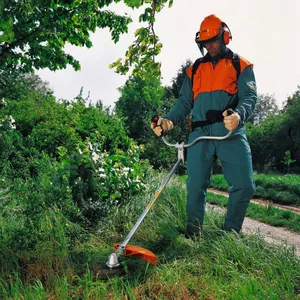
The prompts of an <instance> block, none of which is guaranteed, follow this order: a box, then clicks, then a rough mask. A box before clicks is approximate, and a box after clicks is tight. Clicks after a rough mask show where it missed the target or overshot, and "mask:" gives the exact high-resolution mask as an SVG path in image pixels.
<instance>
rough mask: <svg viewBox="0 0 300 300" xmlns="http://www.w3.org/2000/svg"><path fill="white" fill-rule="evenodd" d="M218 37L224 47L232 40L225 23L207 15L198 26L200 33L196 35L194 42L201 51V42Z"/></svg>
mask: <svg viewBox="0 0 300 300" xmlns="http://www.w3.org/2000/svg"><path fill="white" fill-rule="evenodd" d="M218 37H221V41H222V42H223V43H224V44H225V45H228V44H229V42H230V40H231V39H232V36H231V32H230V29H229V28H228V26H227V25H226V23H224V22H223V21H222V20H221V19H220V18H218V17H217V16H215V15H209V16H207V17H206V18H204V20H203V21H202V23H201V25H200V31H198V32H197V33H196V38H195V41H196V43H197V44H198V46H199V48H200V50H201V49H203V45H202V43H203V42H205V41H209V40H212V39H215V38H218ZM201 52H202V51H201ZM202 54H203V53H202Z"/></svg>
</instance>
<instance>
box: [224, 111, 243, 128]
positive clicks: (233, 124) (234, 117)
mask: <svg viewBox="0 0 300 300" xmlns="http://www.w3.org/2000/svg"><path fill="white" fill-rule="evenodd" d="M223 117H224V124H225V127H226V129H227V130H229V131H231V130H234V129H235V128H237V127H238V125H239V123H240V120H241V117H240V115H239V114H238V113H236V112H235V111H234V112H233V113H232V114H231V115H228V114H227V110H225V111H224V112H223Z"/></svg>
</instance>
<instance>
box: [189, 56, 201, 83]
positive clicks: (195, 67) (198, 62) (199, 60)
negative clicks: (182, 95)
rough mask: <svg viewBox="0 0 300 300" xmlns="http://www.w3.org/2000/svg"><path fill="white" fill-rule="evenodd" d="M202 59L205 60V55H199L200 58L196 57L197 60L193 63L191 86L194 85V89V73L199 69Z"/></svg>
mask: <svg viewBox="0 0 300 300" xmlns="http://www.w3.org/2000/svg"><path fill="white" fill-rule="evenodd" d="M202 60H203V57H199V58H198V59H196V61H195V62H194V64H193V68H192V78H191V86H192V89H193V86H194V75H195V74H196V72H197V69H198V67H199V65H200V64H201V62H202Z"/></svg>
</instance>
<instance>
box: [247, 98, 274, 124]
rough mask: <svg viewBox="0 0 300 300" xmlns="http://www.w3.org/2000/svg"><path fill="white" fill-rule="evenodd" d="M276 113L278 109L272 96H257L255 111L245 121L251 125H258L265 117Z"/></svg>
mask: <svg viewBox="0 0 300 300" xmlns="http://www.w3.org/2000/svg"><path fill="white" fill-rule="evenodd" d="M278 113H279V108H278V105H277V104H276V99H275V98H274V95H268V94H266V95H263V94H259V95H258V97H257V102H256V106H255V109H254V111H253V113H252V115H251V116H250V117H249V119H248V120H247V121H248V122H251V123H253V124H259V123H260V122H261V121H262V120H263V119H265V118H266V117H268V116H270V115H275V114H278Z"/></svg>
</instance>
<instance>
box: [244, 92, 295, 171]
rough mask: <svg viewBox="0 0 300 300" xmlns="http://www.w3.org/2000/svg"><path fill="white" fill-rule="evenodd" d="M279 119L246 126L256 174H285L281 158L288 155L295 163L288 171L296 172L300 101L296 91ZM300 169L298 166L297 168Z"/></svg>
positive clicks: (271, 116) (265, 120)
mask: <svg viewBox="0 0 300 300" xmlns="http://www.w3.org/2000/svg"><path fill="white" fill-rule="evenodd" d="M289 103H290V104H289V105H286V106H285V107H284V108H283V110H282V111H281V112H280V113H279V114H278V115H270V116H268V117H266V118H265V119H264V120H263V121H262V122H261V123H260V124H259V125H257V126H254V125H252V124H251V123H247V134H248V137H249V142H250V146H251V150H252V156H253V165H254V168H255V169H256V170H257V171H259V172H266V171H269V170H270V171H272V170H273V171H282V172H283V171H285V165H284V163H282V158H283V157H284V155H285V152H286V151H290V154H291V158H292V159H293V160H295V161H296V163H295V164H293V166H291V171H292V170H294V171H295V172H299V166H298V167H297V162H299V161H300V142H299V141H300V130H299V124H300V97H299V91H296V92H295V93H294V95H293V97H291V98H290V100H289ZM298 165H299V164H298Z"/></svg>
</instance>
